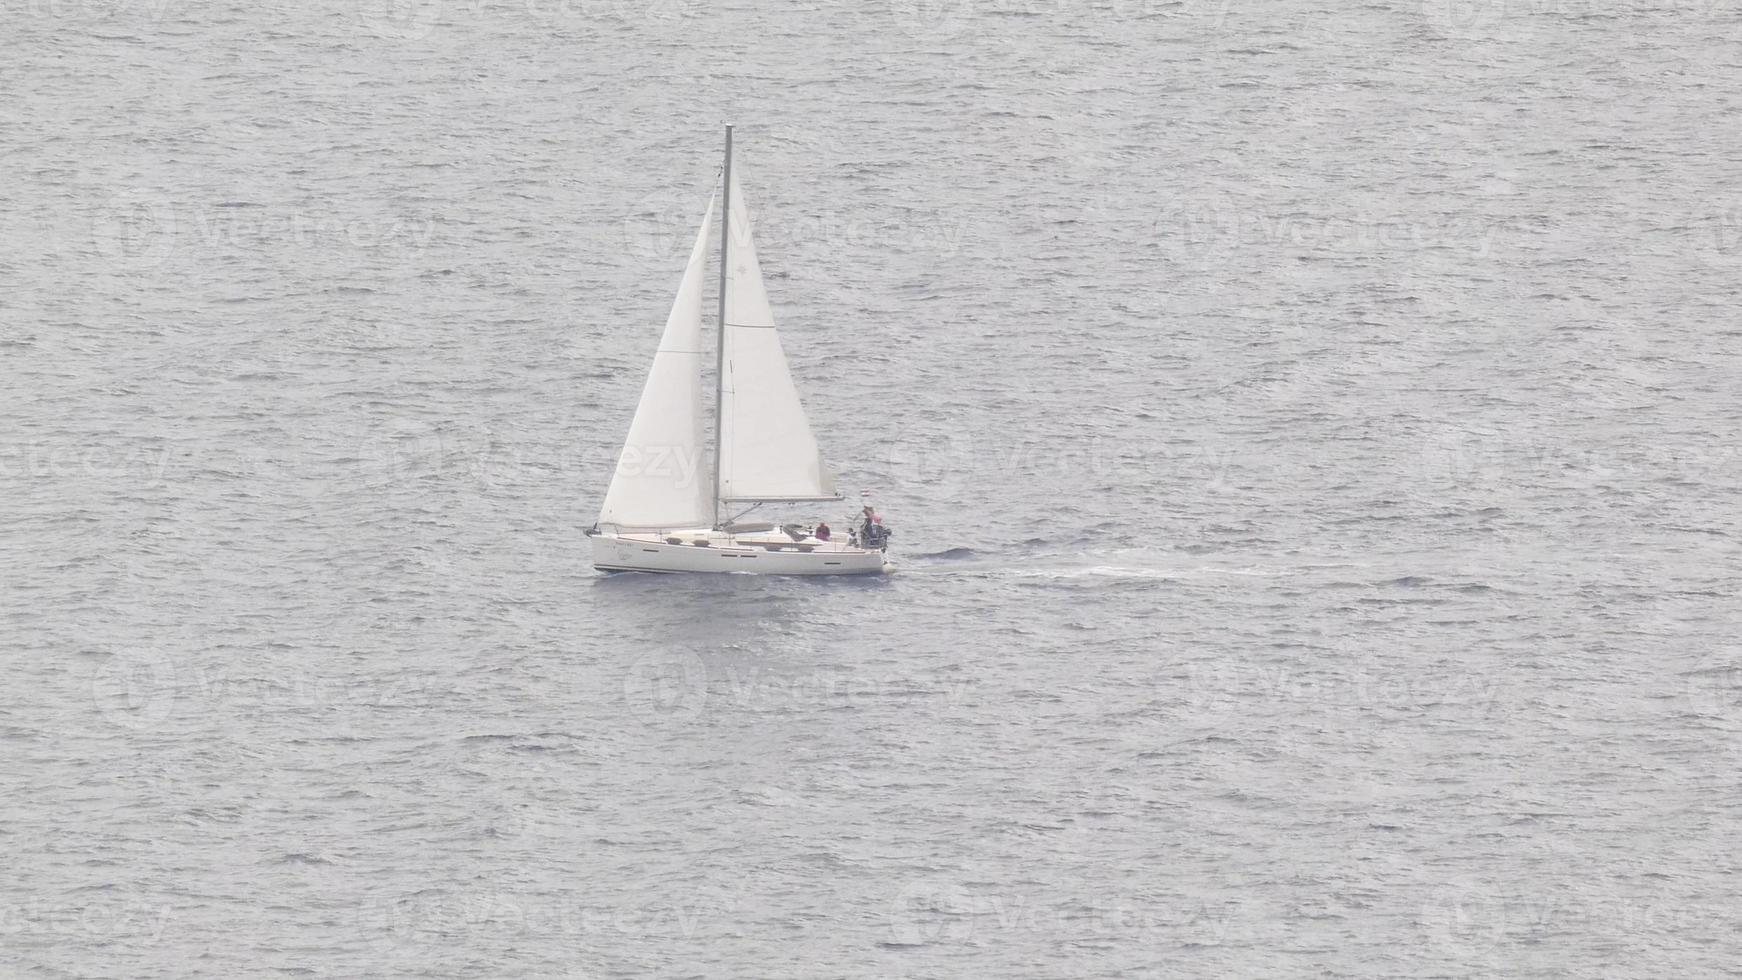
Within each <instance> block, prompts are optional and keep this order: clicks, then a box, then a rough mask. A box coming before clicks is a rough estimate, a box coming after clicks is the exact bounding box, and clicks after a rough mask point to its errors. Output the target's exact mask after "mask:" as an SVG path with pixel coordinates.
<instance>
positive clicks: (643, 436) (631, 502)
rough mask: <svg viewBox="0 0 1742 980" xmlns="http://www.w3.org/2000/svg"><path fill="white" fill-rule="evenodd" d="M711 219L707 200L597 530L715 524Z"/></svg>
mask: <svg viewBox="0 0 1742 980" xmlns="http://www.w3.org/2000/svg"><path fill="white" fill-rule="evenodd" d="M713 214H714V201H713V198H709V199H708V210H707V212H706V213H705V214H704V215H703V217H702V229H701V231H700V232H699V233H698V234H697V235H696V244H695V247H694V248H692V249H691V250H690V261H689V265H687V266H685V267H684V274H683V282H682V284H680V285H679V286H678V290H677V300H676V301H675V302H673V303H672V306H671V316H669V317H668V318H667V319H666V321H665V333H664V335H663V336H661V337H660V340H659V352H658V353H657V354H655V355H654V356H653V369H652V370H651V371H649V372H648V373H647V384H646V385H645V386H643V387H642V389H641V402H640V404H638V405H637V406H636V408H635V420H634V421H633V422H631V423H629V438H628V439H627V440H626V441H625V442H624V443H623V454H622V456H620V457H619V458H618V460H617V472H616V474H615V475H614V476H612V478H611V488H610V489H609V490H607V491H606V492H605V505H604V507H603V508H601V509H600V511H599V523H600V524H601V525H615V526H617V527H619V528H632V529H668V528H695V527H708V526H709V525H711V524H712V523H713V521H714V502H713V500H712V499H711V497H712V495H713V487H712V486H711V485H710V480H709V477H710V475H711V474H709V473H708V471H707V469H706V467H705V466H704V465H703V464H704V461H705V456H704V450H703V446H704V444H705V443H704V440H703V436H702V432H703V425H702V423H703V419H704V417H705V416H704V413H705V412H706V411H707V409H706V407H705V402H704V400H703V398H702V363H703V361H704V360H705V359H707V358H708V357H709V356H711V355H712V354H713V353H714V352H713V351H712V350H710V349H707V348H705V347H704V346H703V344H702V281H703V279H705V278H706V274H705V272H704V266H705V265H706V263H707V253H708V227H709V225H710V224H711V223H712V218H713Z"/></svg>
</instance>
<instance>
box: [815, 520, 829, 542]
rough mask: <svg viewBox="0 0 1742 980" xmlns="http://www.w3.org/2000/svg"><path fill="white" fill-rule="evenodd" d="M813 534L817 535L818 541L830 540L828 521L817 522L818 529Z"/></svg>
mask: <svg viewBox="0 0 1742 980" xmlns="http://www.w3.org/2000/svg"><path fill="white" fill-rule="evenodd" d="M812 533H814V534H815V535H816V538H817V540H818V541H827V540H829V522H828V521H818V522H817V529H816V531H814V532H812Z"/></svg>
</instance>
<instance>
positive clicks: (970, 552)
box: [914, 548, 979, 561]
mask: <svg viewBox="0 0 1742 980" xmlns="http://www.w3.org/2000/svg"><path fill="white" fill-rule="evenodd" d="M914 557H915V558H920V559H928V560H932V561H955V560H956V559H959V558H976V557H979V556H978V555H976V554H975V552H974V549H972V548H951V549H949V550H948V551H934V552H932V553H931V554H929V555H916V556H914Z"/></svg>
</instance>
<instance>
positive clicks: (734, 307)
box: [719, 173, 839, 502]
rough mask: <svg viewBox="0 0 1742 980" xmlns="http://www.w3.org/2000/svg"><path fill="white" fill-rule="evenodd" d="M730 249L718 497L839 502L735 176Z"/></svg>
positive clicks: (730, 218)
mask: <svg viewBox="0 0 1742 980" xmlns="http://www.w3.org/2000/svg"><path fill="white" fill-rule="evenodd" d="M731 210H732V213H731V215H730V216H729V218H728V220H729V222H730V224H729V225H728V228H729V229H730V240H731V241H730V247H729V248H728V250H727V259H726V261H727V265H728V268H727V269H726V270H725V272H726V281H725V283H724V284H723V287H722V288H724V289H725V292H726V322H725V323H724V324H723V325H722V329H723V330H724V331H725V344H726V349H725V366H724V370H723V371H722V384H721V393H720V433H721V436H720V459H719V466H720V497H721V499H722V500H725V501H740V502H750V501H759V500H766V501H779V500H795V501H796V500H836V499H839V495H838V494H837V493H836V492H835V479H834V476H833V474H831V473H830V472H829V471H828V469H827V468H826V467H825V466H824V465H823V461H822V456H821V455H820V454H819V453H818V452H817V440H816V436H814V435H812V434H811V427H810V422H809V421H807V420H806V419H805V415H804V406H802V405H800V404H799V400H798V389H797V388H796V387H794V386H793V383H792V373H791V372H790V371H789V370H787V366H786V354H785V353H784V352H783V351H782V350H781V349H780V335H779V334H778V333H776V332H775V329H774V314H773V312H772V311H771V310H770V309H769V306H768V292H767V290H766V289H764V288H763V286H762V267H761V266H760V265H758V264H757V262H756V244H755V242H754V240H753V239H752V237H751V229H750V209H749V207H748V205H747V204H746V203H745V201H744V194H743V192H742V191H740V190H739V188H738V176H737V174H735V173H734V174H733V175H732V187H731Z"/></svg>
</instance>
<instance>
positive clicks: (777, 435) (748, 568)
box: [587, 126, 893, 575]
mask: <svg viewBox="0 0 1742 980" xmlns="http://www.w3.org/2000/svg"><path fill="white" fill-rule="evenodd" d="M722 174H723V176H722V179H721V181H720V189H719V190H718V191H716V193H715V195H714V197H722V196H723V197H724V200H723V201H722V202H721V207H720V212H721V214H722V216H723V218H722V221H721V228H720V290H719V294H720V295H719V318H718V320H717V329H716V331H715V336H714V345H713V349H712V350H709V349H708V348H707V346H706V345H705V343H704V340H703V336H702V333H703V331H702V281H703V279H704V278H705V267H706V264H707V252H708V242H709V239H710V226H711V222H712V219H713V213H714V197H710V198H709V199H708V209H707V211H706V212H705V213H704V214H703V216H702V224H701V229H700V230H699V231H698V232H697V233H696V241H695V245H694V247H692V248H691V249H690V256H689V262H688V264H687V265H685V266H684V274H683V280H682V281H681V283H680V284H679V285H678V290H677V299H676V300H675V301H674V302H673V303H672V307H671V315H670V316H669V317H668V318H667V319H666V323H665V332H664V334H663V335H662V336H661V338H660V341H659V349H658V351H657V352H656V353H655V354H654V356H653V367H652V369H651V370H649V371H648V374H647V383H646V384H645V385H644V386H643V387H642V389H641V401H640V403H639V404H638V405H637V406H636V409H635V418H634V420H633V421H632V422H630V424H629V437H628V438H627V439H626V440H625V441H624V443H623V452H622V454H621V455H620V456H619V457H618V461H617V469H616V472H615V473H614V474H613V476H612V478H611V486H610V488H609V489H608V490H606V491H605V501H604V504H603V506H602V507H601V508H600V510H599V520H598V522H597V523H596V524H594V525H593V526H592V527H591V528H588V529H587V535H588V536H589V537H590V538H592V541H593V566H594V567H595V568H598V569H600V570H602V571H606V572H738V573H756V574H765V575H874V574H881V573H885V572H889V571H892V570H893V566H892V565H891V564H890V562H889V560H888V557H887V550H888V541H889V531H888V529H887V528H885V527H884V526H883V525H882V524H881V519H880V518H877V517H876V516H875V511H874V510H873V509H872V508H871V507H869V506H866V507H865V508H864V519H863V523H862V524H861V525H860V526H858V527H853V523H854V520H855V519H850V520H849V521H847V522H844V523H846V524H847V525H848V526H847V527H844V528H842V530H841V532H835V533H831V532H830V531H829V530H826V529H825V527H824V526H822V525H809V524H798V523H786V524H775V523H773V522H748V521H746V520H744V519H745V518H746V517H748V516H749V515H750V514H751V512H753V511H755V510H757V509H759V508H762V507H765V506H772V505H787V506H791V505H818V504H828V503H834V502H838V501H841V500H842V499H844V498H843V497H842V495H841V494H839V493H837V492H836V490H835V480H834V475H833V474H832V473H830V472H829V469H828V466H827V464H825V463H824V462H823V459H822V455H821V454H820V453H819V452H818V450H817V440H816V436H815V435H814V434H813V433H812V432H811V427H810V422H809V421H808V420H806V418H805V413H804V406H803V405H801V404H800V403H799V397H798V389H797V388H796V387H795V386H794V385H793V381H792V373H791V371H790V370H788V368H787V363H786V354H785V352H784V351H782V349H781V346H780V336H779V334H778V333H777V332H776V331H775V327H774V314H773V312H772V310H771V309H770V307H769V304H768V292H767V290H766V289H765V288H764V287H763V283H762V269H761V267H760V266H759V265H758V264H757V261H756V245H755V242H754V240H753V239H752V237H751V229H750V209H749V207H748V205H747V204H746V203H745V201H744V194H743V192H742V191H741V190H740V188H739V186H738V177H737V175H736V174H735V173H734V172H733V170H732V127H730V126H727V127H726V162H725V165H724V167H723V168H722ZM710 355H712V360H713V367H714V391H713V399H712V401H713V404H712V406H709V405H707V404H706V398H705V392H704V385H703V368H704V365H705V364H706V362H707V361H708V359H709V356H710ZM710 407H711V409H712V418H713V420H714V425H713V427H712V429H713V445H712V446H711V447H707V448H711V450H712V451H711V452H707V451H706V448H705V442H704V438H705V435H704V434H705V433H706V432H707V429H708V426H707V424H706V423H707V419H708V415H709V411H708V410H709V409H710Z"/></svg>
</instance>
